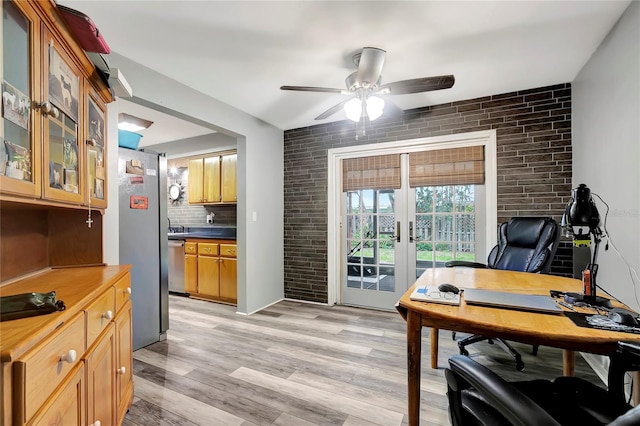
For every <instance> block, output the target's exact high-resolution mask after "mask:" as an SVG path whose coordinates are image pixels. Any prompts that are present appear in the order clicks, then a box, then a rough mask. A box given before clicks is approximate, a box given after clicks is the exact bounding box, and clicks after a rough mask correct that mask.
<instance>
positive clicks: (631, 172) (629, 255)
mask: <svg viewBox="0 0 640 426" xmlns="http://www.w3.org/2000/svg"><path fill="white" fill-rule="evenodd" d="M572 88H573V93H572V95H573V111H572V113H573V184H574V186H576V185H578V184H580V183H585V184H586V185H587V186H588V187H590V188H591V191H592V192H594V193H596V194H598V195H600V196H601V197H602V198H603V199H604V201H606V203H607V204H609V206H610V211H609V217H608V221H607V229H608V232H609V236H610V239H611V240H612V241H613V243H614V244H615V246H616V247H617V248H618V250H619V252H620V254H621V255H622V257H624V259H626V260H627V261H628V262H629V264H630V265H631V266H632V267H633V268H634V269H635V271H640V148H639V147H640V2H631V4H630V6H629V7H628V9H627V10H626V11H625V13H624V14H623V16H622V17H621V18H620V21H619V22H618V23H617V24H616V26H615V27H614V28H613V29H612V30H611V32H610V33H609V34H608V35H607V37H606V38H605V39H604V40H603V42H602V44H601V45H600V46H599V47H598V49H597V50H596V52H595V53H594V54H593V56H592V57H591V58H590V59H589V61H588V62H587V63H586V64H585V66H584V67H583V68H582V70H581V71H580V72H579V74H578V75H577V76H576V78H575V80H574V81H573V84H572ZM596 205H597V207H598V210H599V211H600V215H601V216H602V219H603V220H604V214H605V211H606V207H605V206H604V205H603V204H602V203H601V202H600V201H599V200H597V198H596ZM603 243H604V242H603ZM598 264H599V265H600V269H599V272H598V284H599V285H600V286H601V287H603V288H604V289H606V290H607V291H608V292H610V293H611V294H613V295H614V296H615V297H616V298H618V299H620V300H622V301H623V302H624V303H626V304H628V305H629V306H630V307H631V308H634V309H638V308H640V304H639V303H638V300H639V299H640V283H639V282H638V280H637V278H634V280H635V287H634V284H633V282H634V280H632V279H631V277H630V273H629V270H628V268H627V266H626V264H625V262H624V260H623V259H622V258H621V257H620V256H618V255H617V254H616V252H615V250H614V249H613V248H611V247H610V248H609V250H608V251H605V250H604V244H601V248H600V251H599V259H598ZM634 292H635V294H634Z"/></svg>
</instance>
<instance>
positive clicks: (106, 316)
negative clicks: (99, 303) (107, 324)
mask: <svg viewBox="0 0 640 426" xmlns="http://www.w3.org/2000/svg"><path fill="white" fill-rule="evenodd" d="M102 318H105V319H108V320H111V319H113V312H111V311H107V312H105V313H104V314H102Z"/></svg>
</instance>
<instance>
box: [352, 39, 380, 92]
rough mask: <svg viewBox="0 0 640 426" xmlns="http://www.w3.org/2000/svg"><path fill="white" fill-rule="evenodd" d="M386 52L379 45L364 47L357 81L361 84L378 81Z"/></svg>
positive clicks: (370, 83)
mask: <svg viewBox="0 0 640 426" xmlns="http://www.w3.org/2000/svg"><path fill="white" fill-rule="evenodd" d="M386 53H387V52H385V51H384V50H382V49H378V48H377V47H365V48H363V49H362V53H361V54H360V59H359V62H358V74H357V81H358V82H359V83H360V85H361V86H366V85H367V83H368V84H369V85H374V84H376V83H378V80H379V79H380V75H381V74H382V66H383V65H384V57H385V55H386Z"/></svg>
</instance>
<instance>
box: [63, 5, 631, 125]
mask: <svg viewBox="0 0 640 426" xmlns="http://www.w3.org/2000/svg"><path fill="white" fill-rule="evenodd" d="M59 2H60V3H62V4H64V5H67V6H69V7H73V8H75V9H78V10H81V11H82V12H84V13H86V14H88V15H89V16H91V18H92V19H93V20H94V21H95V22H96V25H97V27H98V28H99V30H100V31H101V32H102V34H103V35H104V37H105V39H106V41H107V43H108V44H109V45H110V47H111V49H112V50H113V51H116V52H118V53H120V54H121V55H124V56H126V57H128V58H131V59H133V60H135V61H137V62H139V63H141V64H144V65H146V66H148V67H150V68H152V69H155V70H157V71H159V72H160V73H162V74H165V75H166V76H168V77H171V78H173V79H175V80H178V81H180V82H182V83H184V84H186V85H188V86H191V87H193V88H195V89H197V90H199V91H201V92H203V93H206V94H208V95H210V96H211V97H213V98H216V99H218V100H220V101H222V102H225V103H227V104H229V105H231V106H234V107H236V108H238V109H240V110H242V111H245V112H247V113H249V114H251V115H253V116H256V117H259V118H261V119H262V120H264V121H266V122H268V123H271V124H273V125H275V126H277V127H279V128H281V129H283V130H288V129H293V128H298V127H305V126H309V125H313V124H318V123H320V122H322V121H320V122H318V121H314V117H316V116H317V115H319V114H320V113H322V112H323V111H325V110H326V109H328V108H330V107H331V106H333V105H335V104H337V103H338V102H340V101H342V100H343V99H344V98H343V96H342V95H336V94H323V93H307V92H285V91H281V90H280V89H279V88H280V86H281V85H305V86H324V87H335V88H344V79H345V78H346V77H347V75H348V74H349V73H350V72H352V71H353V70H355V67H354V65H353V63H352V60H351V57H352V55H353V53H354V52H356V51H357V50H358V49H360V48H362V47H364V46H373V47H378V48H382V49H385V50H386V51H387V56H386V62H385V65H384V69H383V73H382V83H388V82H391V81H396V80H404V79H410V78H416V77H428V76H432V75H441V74H454V75H455V78H456V83H455V85H454V86H453V88H451V89H448V90H442V91H437V92H429V93H420V94H411V95H400V96H395V97H393V100H394V102H395V103H396V104H398V105H399V106H400V107H401V108H403V109H409V108H416V107H423V106H428V105H435V104H440V103H445V102H451V101H456V100H462V99H470V98H476V97H481V96H488V95H493V94H499V93H505V92H511V91H515V90H522V89H528V88H534V87H540V86H545V85H550V84H557V83H564V82H570V81H572V80H573V79H574V77H575V76H576V74H577V73H578V71H579V70H580V69H581V68H582V66H583V65H584V64H585V63H586V61H587V60H588V59H589V57H590V56H591V54H592V53H593V52H594V51H595V49H596V48H597V46H598V45H599V44H600V42H601V41H602V40H603V38H604V37H605V35H606V34H607V33H608V32H609V30H610V29H611V28H612V26H613V25H614V24H615V22H616V21H617V20H618V18H619V17H620V16H621V15H622V13H623V12H624V10H625V9H626V7H627V6H628V5H629V1H411V2H398V1H373V2H369V1H280V2H273V1H252V2H251V1H116V0H110V1H108V0H103V1H95V0H94V1H68V0H60V1H59ZM125 77H126V75H125ZM133 90H134V94H135V87H134V88H133ZM343 119H345V116H344V115H343V113H342V112H340V113H337V114H335V115H333V116H331V117H330V118H328V119H326V120H324V121H325V122H326V121H337V120H343ZM181 137H183V136H181Z"/></svg>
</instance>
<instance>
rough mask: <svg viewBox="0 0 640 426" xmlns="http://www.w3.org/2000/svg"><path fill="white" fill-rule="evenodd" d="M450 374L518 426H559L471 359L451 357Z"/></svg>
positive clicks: (547, 414) (528, 399)
mask: <svg viewBox="0 0 640 426" xmlns="http://www.w3.org/2000/svg"><path fill="white" fill-rule="evenodd" d="M449 365H450V367H451V370H452V371H453V372H454V373H455V374H456V375H458V376H459V377H460V378H462V379H463V380H464V381H466V382H467V383H469V384H470V385H471V387H473V388H474V389H475V390H476V391H477V393H478V394H480V395H482V397H483V398H484V399H485V400H486V401H487V403H488V404H489V405H490V406H492V407H493V408H494V409H495V410H496V411H498V412H499V413H500V414H501V415H502V416H504V418H505V419H507V420H508V421H510V422H511V423H512V424H514V425H519V426H559V425H560V424H559V423H558V422H557V421H556V420H555V419H554V418H553V417H551V415H550V414H549V413H547V412H546V411H545V410H543V409H542V408H541V407H540V406H538V405H537V404H536V403H535V402H534V401H533V400H531V399H530V398H529V397H528V396H526V395H525V394H523V393H522V392H520V391H519V390H518V389H517V388H515V387H514V386H512V385H511V384H510V383H508V382H507V381H505V380H504V379H502V378H501V377H500V376H498V375H497V374H495V373H494V372H492V371H491V370H489V369H488V368H486V367H484V366H483V365H480V364H478V363H477V362H475V361H473V360H472V359H470V358H468V357H466V356H461V355H454V356H453V357H451V358H449Z"/></svg>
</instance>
